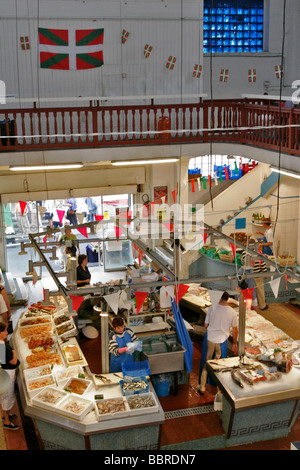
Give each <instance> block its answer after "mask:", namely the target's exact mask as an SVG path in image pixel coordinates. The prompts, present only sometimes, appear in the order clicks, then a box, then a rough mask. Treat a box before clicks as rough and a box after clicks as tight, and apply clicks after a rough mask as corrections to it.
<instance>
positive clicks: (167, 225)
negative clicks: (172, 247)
mask: <svg viewBox="0 0 300 470" xmlns="http://www.w3.org/2000/svg"><path fill="white" fill-rule="evenodd" d="M163 225H164V226H165V227H166V228H167V229H168V230H169V232H173V228H174V225H173V224H168V223H165V222H163Z"/></svg>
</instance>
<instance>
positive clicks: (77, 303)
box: [70, 295, 85, 312]
mask: <svg viewBox="0 0 300 470" xmlns="http://www.w3.org/2000/svg"><path fill="white" fill-rule="evenodd" d="M70 297H71V299H72V309H73V310H75V312H77V311H78V309H79V307H80V305H81V304H82V302H83V301H84V299H85V297H79V296H77V295H70Z"/></svg>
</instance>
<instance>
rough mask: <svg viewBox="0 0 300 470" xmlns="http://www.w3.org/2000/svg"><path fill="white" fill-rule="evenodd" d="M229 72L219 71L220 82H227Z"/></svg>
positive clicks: (225, 70)
mask: <svg viewBox="0 0 300 470" xmlns="http://www.w3.org/2000/svg"><path fill="white" fill-rule="evenodd" d="M228 75H229V70H228V69H221V73H220V82H227V81H228Z"/></svg>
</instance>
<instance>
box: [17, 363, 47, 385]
mask: <svg viewBox="0 0 300 470" xmlns="http://www.w3.org/2000/svg"><path fill="white" fill-rule="evenodd" d="M23 374H24V379H25V381H26V382H27V381H28V380H30V379H38V378H41V377H44V376H45V375H51V374H52V369H51V366H50V365H48V364H47V365H45V366H39V367H32V368H31V369H24V371H23Z"/></svg>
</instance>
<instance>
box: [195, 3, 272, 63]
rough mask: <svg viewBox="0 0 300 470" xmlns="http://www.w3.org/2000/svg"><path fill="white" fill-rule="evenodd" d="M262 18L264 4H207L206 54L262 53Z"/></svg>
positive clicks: (205, 4) (205, 9) (205, 24)
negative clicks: (216, 39)
mask: <svg viewBox="0 0 300 470" xmlns="http://www.w3.org/2000/svg"><path fill="white" fill-rule="evenodd" d="M263 15H264V0H204V18H203V20H204V21H203V23H204V31H205V34H204V37H205V42H204V44H203V46H204V47H203V52H204V53H205V54H207V53H209V52H221V53H222V52H223V53H228V52H232V53H233V52H262V51H263V21H264V16H263ZM216 31H217V32H218V33H217V36H216V33H215V32H216ZM216 37H217V38H218V41H217V43H216V41H215V38H216ZM228 39H230V42H229V41H228ZM216 46H217V47H216ZM236 46H237V47H236ZM249 46H250V47H249Z"/></svg>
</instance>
